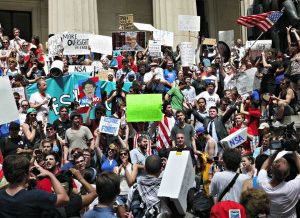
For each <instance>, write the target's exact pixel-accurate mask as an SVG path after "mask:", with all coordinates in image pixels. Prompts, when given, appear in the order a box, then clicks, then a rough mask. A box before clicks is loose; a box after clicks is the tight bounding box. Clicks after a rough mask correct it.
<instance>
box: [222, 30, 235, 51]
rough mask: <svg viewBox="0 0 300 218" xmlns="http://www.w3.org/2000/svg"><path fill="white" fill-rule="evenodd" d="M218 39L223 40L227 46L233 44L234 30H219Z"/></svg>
mask: <svg viewBox="0 0 300 218" xmlns="http://www.w3.org/2000/svg"><path fill="white" fill-rule="evenodd" d="M218 35H219V41H222V42H225V43H226V44H227V45H228V46H229V48H232V47H233V46H234V30H227V31H219V33H218Z"/></svg>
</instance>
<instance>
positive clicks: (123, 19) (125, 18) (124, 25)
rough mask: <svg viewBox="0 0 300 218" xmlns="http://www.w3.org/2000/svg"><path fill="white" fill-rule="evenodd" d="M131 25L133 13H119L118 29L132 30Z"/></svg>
mask: <svg viewBox="0 0 300 218" xmlns="http://www.w3.org/2000/svg"><path fill="white" fill-rule="evenodd" d="M133 27H134V26H133V14H123V15H119V30H132V29H133Z"/></svg>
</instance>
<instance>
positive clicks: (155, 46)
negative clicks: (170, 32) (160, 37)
mask: <svg viewBox="0 0 300 218" xmlns="http://www.w3.org/2000/svg"><path fill="white" fill-rule="evenodd" d="M148 46H149V47H148V50H149V55H150V56H151V57H161V42H160V41H154V40H149V41H148Z"/></svg>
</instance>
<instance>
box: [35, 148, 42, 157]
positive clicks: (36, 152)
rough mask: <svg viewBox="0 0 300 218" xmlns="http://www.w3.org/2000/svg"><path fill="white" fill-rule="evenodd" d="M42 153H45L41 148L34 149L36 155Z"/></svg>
mask: <svg viewBox="0 0 300 218" xmlns="http://www.w3.org/2000/svg"><path fill="white" fill-rule="evenodd" d="M42 153H43V152H42V151H41V150H40V149H36V150H34V154H35V155H36V156H38V155H42Z"/></svg>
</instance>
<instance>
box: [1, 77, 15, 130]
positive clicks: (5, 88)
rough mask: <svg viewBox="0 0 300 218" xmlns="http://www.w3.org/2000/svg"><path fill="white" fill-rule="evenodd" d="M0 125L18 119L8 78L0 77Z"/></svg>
mask: <svg viewBox="0 0 300 218" xmlns="http://www.w3.org/2000/svg"><path fill="white" fill-rule="evenodd" d="M0 93H1V94H0V102H1V104H0V125H2V124H5V123H9V122H11V121H15V120H18V119H19V112H18V108H17V105H16V101H15V98H14V95H13V92H12V89H11V86H10V81H9V78H8V76H5V77H0Z"/></svg>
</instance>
